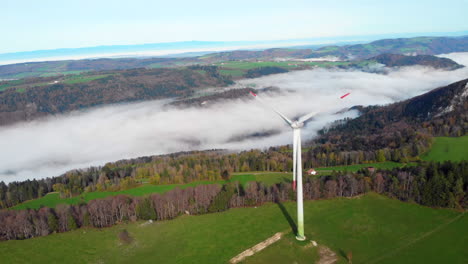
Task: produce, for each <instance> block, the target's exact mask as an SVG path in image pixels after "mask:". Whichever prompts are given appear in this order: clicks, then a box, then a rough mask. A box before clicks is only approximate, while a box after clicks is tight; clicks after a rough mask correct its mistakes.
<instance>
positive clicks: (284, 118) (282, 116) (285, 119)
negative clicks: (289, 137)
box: [249, 91, 292, 125]
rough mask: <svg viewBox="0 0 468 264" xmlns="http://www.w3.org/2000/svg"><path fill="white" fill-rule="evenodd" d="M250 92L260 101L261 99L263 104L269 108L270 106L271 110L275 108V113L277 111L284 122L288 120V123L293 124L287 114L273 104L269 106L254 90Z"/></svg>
mask: <svg viewBox="0 0 468 264" xmlns="http://www.w3.org/2000/svg"><path fill="white" fill-rule="evenodd" d="M249 93H250V94H251V95H252V96H253V97H255V98H256V99H257V100H258V101H260V102H261V103H262V104H264V105H265V106H267V107H268V108H270V109H271V110H273V111H274V112H275V113H277V114H278V115H279V116H280V117H281V118H282V119H283V120H284V122H286V123H287V124H288V125H292V121H291V120H290V119H289V118H287V117H286V116H285V115H283V114H282V113H280V112H279V111H278V110H276V109H275V108H274V107H272V106H269V105H268V104H267V103H265V101H263V100H262V99H261V98H260V97H258V95H257V94H256V93H254V92H252V91H249Z"/></svg>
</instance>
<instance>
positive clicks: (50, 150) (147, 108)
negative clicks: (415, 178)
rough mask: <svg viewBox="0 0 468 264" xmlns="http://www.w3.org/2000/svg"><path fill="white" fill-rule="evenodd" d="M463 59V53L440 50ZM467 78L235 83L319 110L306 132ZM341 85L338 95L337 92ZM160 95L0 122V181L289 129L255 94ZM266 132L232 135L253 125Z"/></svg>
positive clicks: (312, 74)
mask: <svg viewBox="0 0 468 264" xmlns="http://www.w3.org/2000/svg"><path fill="white" fill-rule="evenodd" d="M445 56H446V57H450V58H452V59H453V60H455V61H457V62H459V63H461V64H464V65H468V53H459V54H448V55H445ZM464 78H468V68H462V69H459V70H456V71H451V72H446V71H437V70H433V69H430V68H423V67H409V68H402V69H399V70H394V71H391V72H390V73H389V74H386V75H381V74H373V73H365V72H359V71H349V70H348V71H344V70H324V69H316V70H308V71H297V72H291V73H285V74H278V75H272V76H267V77H263V78H258V79H249V80H243V81H240V82H238V83H237V84H236V85H235V86H238V87H242V86H245V85H252V84H255V87H257V88H261V87H267V86H276V87H278V88H280V89H281V90H285V91H286V90H287V91H291V92H286V93H280V94H263V95H260V96H263V97H264V99H265V101H267V103H268V104H271V105H274V106H275V108H277V109H278V110H280V111H282V112H284V114H286V115H287V116H290V117H297V116H298V115H301V114H305V113H308V112H313V111H317V112H323V111H325V112H326V113H327V114H324V115H321V116H320V117H319V118H317V119H316V120H315V121H314V122H312V123H310V124H308V125H307V126H306V128H305V129H304V131H303V137H304V138H305V139H311V138H313V137H314V136H315V135H316V132H317V131H318V130H319V129H320V128H322V127H323V126H324V125H326V124H327V123H329V122H332V121H334V120H336V119H341V118H343V117H346V116H349V117H354V116H356V115H357V113H356V112H348V113H345V114H339V115H337V114H333V113H335V112H336V111H338V110H341V109H343V108H345V107H350V106H353V105H370V104H388V103H392V102H395V101H399V100H403V99H407V98H410V97H413V96H416V95H419V94H421V93H424V92H426V91H429V90H431V89H433V88H436V87H439V86H443V85H446V84H449V83H452V82H455V81H458V80H461V79H464ZM346 92H351V96H349V97H347V98H346V100H340V99H339V98H338V97H339V96H340V95H342V94H344V93H346ZM166 103H167V101H148V102H141V103H131V104H123V105H112V106H106V107H101V108H96V109H92V110H88V111H85V112H74V113H70V114H67V115H62V116H57V117H50V118H46V119H42V120H37V121H33V122H28V123H21V124H16V125H13V126H9V127H1V128H0V146H2V147H1V150H0V181H6V182H10V181H13V180H25V179H32V178H44V177H50V176H57V175H60V174H61V173H64V172H65V171H67V170H70V169H75V168H86V167H89V166H91V165H103V164H104V163H105V162H108V161H115V160H119V159H124V158H134V157H139V156H145V155H155V154H164V153H171V152H177V151H187V150H203V149H213V148H226V149H231V150H242V149H251V148H264V147H268V146H274V145H281V144H290V143H291V136H292V135H291V131H290V129H288V127H286V126H285V125H284V124H283V121H282V120H281V119H280V118H278V117H277V116H276V115H275V114H274V113H272V112H271V111H270V110H268V109H267V108H265V107H264V106H263V105H261V104H259V103H258V102H256V101H255V100H249V99H238V100H232V101H228V102H222V103H216V104H211V105H210V104H208V106H206V107H203V108H195V107H192V108H185V109H179V108H175V107H167V106H164V105H165V104H166ZM268 131H278V133H274V134H273V135H271V136H267V137H261V138H259V137H255V138H246V139H245V140H242V141H234V140H233V139H234V138H241V137H242V136H245V135H249V134H254V133H258V132H268Z"/></svg>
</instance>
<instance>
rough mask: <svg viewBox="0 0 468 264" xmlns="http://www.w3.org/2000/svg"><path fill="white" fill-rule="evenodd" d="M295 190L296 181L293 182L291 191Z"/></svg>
mask: <svg viewBox="0 0 468 264" xmlns="http://www.w3.org/2000/svg"><path fill="white" fill-rule="evenodd" d="M295 190H296V181H293V191H295Z"/></svg>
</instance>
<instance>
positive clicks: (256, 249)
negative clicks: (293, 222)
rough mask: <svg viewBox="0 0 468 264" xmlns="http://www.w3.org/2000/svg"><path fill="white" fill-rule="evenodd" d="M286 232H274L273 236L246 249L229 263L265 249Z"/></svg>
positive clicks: (237, 261) (233, 263)
mask: <svg viewBox="0 0 468 264" xmlns="http://www.w3.org/2000/svg"><path fill="white" fill-rule="evenodd" d="M283 234H284V232H278V233H276V234H274V235H273V236H272V237H270V238H267V239H266V240H264V241H262V242H260V243H258V244H257V245H255V246H253V247H251V248H249V249H247V250H245V251H244V252H242V253H240V254H239V255H237V256H235V257H233V258H232V259H231V260H230V261H229V263H232V264H235V263H239V262H241V261H242V260H244V259H245V258H246V257H249V256H252V255H253V254H255V253H257V252H259V251H261V250H263V249H264V248H266V247H268V246H269V245H271V244H273V243H275V242H276V241H278V240H280V239H281V237H282V236H283Z"/></svg>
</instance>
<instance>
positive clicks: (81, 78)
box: [63, 74, 111, 84]
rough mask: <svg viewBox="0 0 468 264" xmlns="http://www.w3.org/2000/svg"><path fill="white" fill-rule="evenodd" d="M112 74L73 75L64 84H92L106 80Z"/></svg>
mask: <svg viewBox="0 0 468 264" xmlns="http://www.w3.org/2000/svg"><path fill="white" fill-rule="evenodd" d="M109 75H111V74H100V75H89V76H87V75H71V76H70V77H68V78H66V80H65V81H63V83H66V84H75V83H85V82H90V81H94V80H98V79H102V78H105V77H107V76H109Z"/></svg>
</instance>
